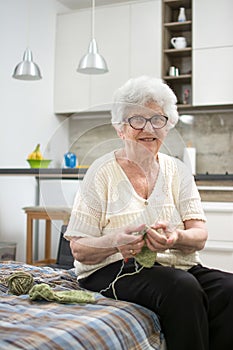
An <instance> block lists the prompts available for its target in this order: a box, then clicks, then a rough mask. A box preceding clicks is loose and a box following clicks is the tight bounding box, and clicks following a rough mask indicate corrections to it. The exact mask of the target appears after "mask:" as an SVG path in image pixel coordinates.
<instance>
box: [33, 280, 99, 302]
mask: <svg viewBox="0 0 233 350" xmlns="http://www.w3.org/2000/svg"><path fill="white" fill-rule="evenodd" d="M29 297H30V299H31V300H47V301H56V302H58V303H62V304H66V303H67V304H75V303H78V304H84V303H85V304H86V303H92V304H93V303H95V297H94V294H93V293H90V292H87V291H84V290H69V291H57V292H55V291H53V290H52V289H51V288H50V286H49V285H48V284H45V283H41V284H37V285H35V286H34V287H32V289H31V290H30V291H29Z"/></svg>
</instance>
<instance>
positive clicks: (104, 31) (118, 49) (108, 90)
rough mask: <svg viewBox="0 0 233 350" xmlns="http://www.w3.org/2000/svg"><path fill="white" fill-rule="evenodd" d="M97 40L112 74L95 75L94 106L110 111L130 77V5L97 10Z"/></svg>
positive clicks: (92, 96) (92, 98) (93, 80)
mask: <svg viewBox="0 0 233 350" xmlns="http://www.w3.org/2000/svg"><path fill="white" fill-rule="evenodd" d="M95 24H96V26H95V27H96V30H95V32H96V35H95V36H96V41H97V44H98V48H99V53H100V54H101V55H102V56H103V57H104V58H105V60H106V62H107V65H108V69H109V72H108V73H106V74H101V75H92V76H91V101H90V107H91V108H94V109H95V110H98V109H100V110H105V109H109V104H110V103H111V101H112V95H113V92H114V91H115V90H116V89H117V88H118V87H120V86H121V85H122V84H123V83H124V82H125V81H126V80H127V79H128V76H129V28H130V22H129V6H128V5H118V6H109V7H97V9H96V20H95Z"/></svg>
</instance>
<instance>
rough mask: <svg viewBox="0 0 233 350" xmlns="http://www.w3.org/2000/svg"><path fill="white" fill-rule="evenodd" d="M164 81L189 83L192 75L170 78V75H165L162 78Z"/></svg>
mask: <svg viewBox="0 0 233 350" xmlns="http://www.w3.org/2000/svg"><path fill="white" fill-rule="evenodd" d="M163 79H164V80H166V81H175V82H177V83H178V82H180V83H181V84H184V83H190V82H191V79H192V75H191V74H181V75H178V76H174V77H173V76H170V75H165V76H164V77H163Z"/></svg>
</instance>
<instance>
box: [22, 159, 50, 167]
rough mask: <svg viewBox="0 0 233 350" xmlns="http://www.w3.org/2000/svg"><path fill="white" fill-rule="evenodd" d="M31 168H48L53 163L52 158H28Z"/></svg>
mask: <svg viewBox="0 0 233 350" xmlns="http://www.w3.org/2000/svg"><path fill="white" fill-rule="evenodd" d="M27 162H28V163H29V164H30V167H31V168H48V166H49V164H50V163H51V160H50V159H41V160H40V159H27Z"/></svg>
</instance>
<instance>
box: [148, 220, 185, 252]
mask: <svg viewBox="0 0 233 350" xmlns="http://www.w3.org/2000/svg"><path fill="white" fill-rule="evenodd" d="M177 240H178V233H177V231H171V230H170V229H169V226H168V225H167V224H166V223H164V222H162V223H156V224H155V225H152V226H151V227H149V228H148V230H147V235H146V244H147V247H148V248H149V249H150V250H152V251H153V252H157V251H164V250H166V249H169V248H172V247H173V246H174V245H175V243H176V242H177Z"/></svg>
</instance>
